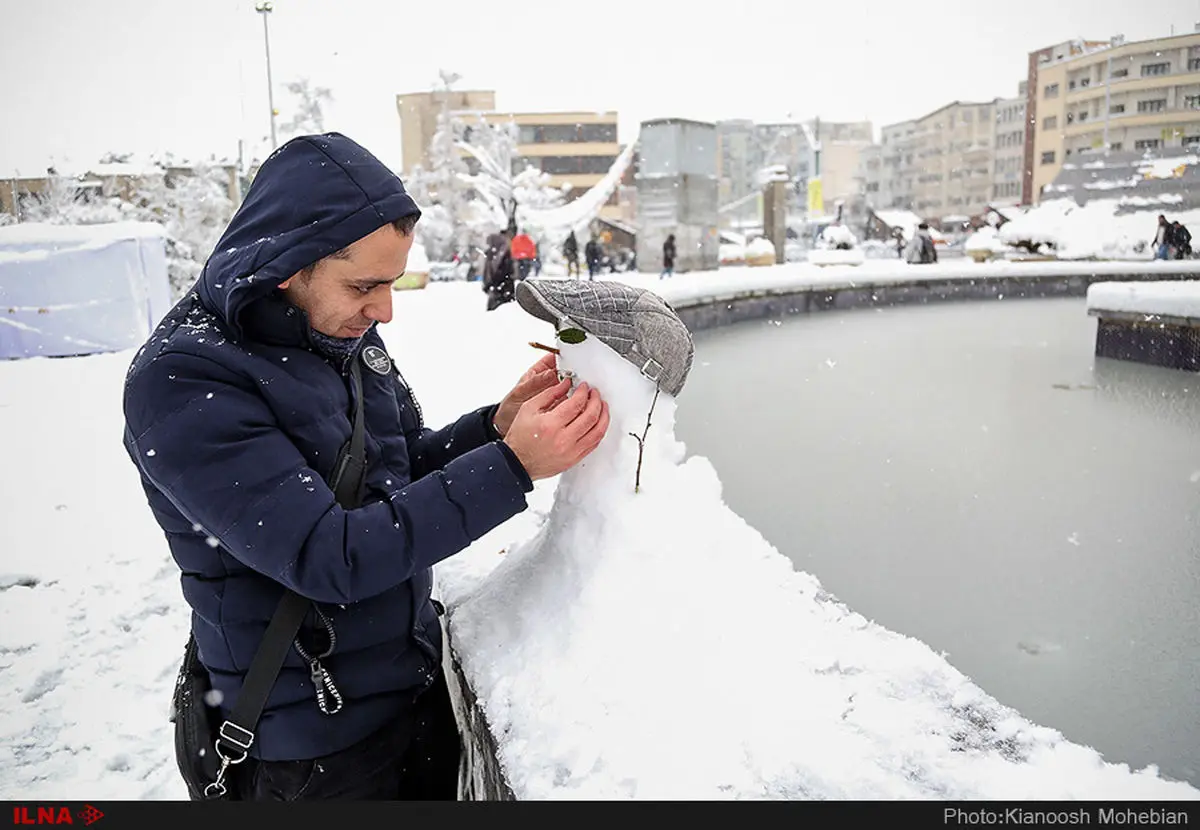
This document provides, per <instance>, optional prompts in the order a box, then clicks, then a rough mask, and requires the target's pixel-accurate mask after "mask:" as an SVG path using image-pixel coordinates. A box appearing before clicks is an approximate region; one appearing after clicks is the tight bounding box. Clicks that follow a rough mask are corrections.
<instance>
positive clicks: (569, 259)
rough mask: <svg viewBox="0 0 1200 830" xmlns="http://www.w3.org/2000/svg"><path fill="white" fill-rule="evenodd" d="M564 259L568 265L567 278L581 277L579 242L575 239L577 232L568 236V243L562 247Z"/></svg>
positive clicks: (572, 232)
mask: <svg viewBox="0 0 1200 830" xmlns="http://www.w3.org/2000/svg"><path fill="white" fill-rule="evenodd" d="M562 254H563V259H564V260H566V263H567V276H568V277H570V276H572V275H573V276H576V277H577V276H579V240H578V239H577V238H576V237H575V231H571V232H570V233H569V234H567V241H566V242H564V243H563V247H562Z"/></svg>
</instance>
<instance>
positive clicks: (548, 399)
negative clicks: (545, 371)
mask: <svg viewBox="0 0 1200 830" xmlns="http://www.w3.org/2000/svg"><path fill="white" fill-rule="evenodd" d="M570 389H571V379H570V378H563V379H562V380H561V381H559V382H558V383H556V384H554V385H553V386H547V387H546V388H545V389H543V390H542V391H541V392H538V393H537V394H536V395H534V396H533V397H532V398H530V399H529V401H528V402H529V403H531V404H533V405H534V406H535V407H537V409H538V411H539V412H545V411H546V410H547V409H550V408H551V407H552V406H554V404H555V402H557V400H558V399H559V398H561V397H562V396H563V395H565V394H567V392H568V391H569V390H570Z"/></svg>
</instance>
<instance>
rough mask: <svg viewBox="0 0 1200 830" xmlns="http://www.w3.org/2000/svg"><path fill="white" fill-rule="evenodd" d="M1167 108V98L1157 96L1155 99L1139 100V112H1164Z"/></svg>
mask: <svg viewBox="0 0 1200 830" xmlns="http://www.w3.org/2000/svg"><path fill="white" fill-rule="evenodd" d="M1166 108H1167V99H1166V98H1155V99H1154V100H1153V101H1138V112H1162V111H1163V110H1165V109H1166Z"/></svg>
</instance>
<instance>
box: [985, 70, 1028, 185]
mask: <svg viewBox="0 0 1200 830" xmlns="http://www.w3.org/2000/svg"><path fill="white" fill-rule="evenodd" d="M1025 94H1026V89H1025V82H1024V81H1022V82H1021V83H1020V85H1019V88H1018V91H1017V97H1016V98H997V99H996V101H995V102H994V104H993V106H994V107H995V110H996V117H995V118H994V119H993V124H994V125H995V129H994V137H993V140H992V151H993V155H994V157H993V159H992V201H993V202H997V203H1001V204H1004V203H1011V204H1020V202H1021V191H1022V189H1023V186H1024V170H1025V106H1026V103H1025Z"/></svg>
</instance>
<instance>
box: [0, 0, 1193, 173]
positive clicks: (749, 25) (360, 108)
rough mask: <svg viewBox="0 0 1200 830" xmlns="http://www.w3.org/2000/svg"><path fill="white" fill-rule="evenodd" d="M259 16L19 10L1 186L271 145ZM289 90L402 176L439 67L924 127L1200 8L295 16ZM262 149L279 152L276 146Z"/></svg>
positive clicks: (526, 8) (1112, 5) (2, 54)
mask: <svg viewBox="0 0 1200 830" xmlns="http://www.w3.org/2000/svg"><path fill="white" fill-rule="evenodd" d="M254 5H255V3H254V0H191V2H187V0H182V1H181V0H175V2H165V0H58V2H33V0H0V32H3V33H4V34H3V38H2V41H0V177H4V176H8V175H11V174H12V172H13V171H14V170H18V169H19V170H20V172H22V173H27V174H28V173H32V174H40V173H42V172H44V167H45V165H46V162H47V160H57V161H59V162H60V163H63V162H64V161H65V162H73V163H76V164H87V163H89V162H91V161H93V160H94V159H95V158H96V157H97V156H99V155H100V154H102V153H104V152H106V151H109V150H113V151H133V152H137V153H151V152H155V151H162V150H172V151H174V152H175V153H176V154H180V155H197V154H200V155H204V156H207V155H209V154H214V153H215V154H218V155H223V156H228V157H236V155H237V149H238V140H239V139H244V140H245V141H246V142H247V144H248V146H249V145H253V144H254V143H255V142H262V141H263V140H264V138H265V137H266V136H267V135H268V134H269V129H270V127H269V114H268V106H267V83H266V61H265V57H264V48H263V28H262V16H261V15H259V14H257V13H256V12H255V10H254ZM274 8H275V10H274V12H273V13H272V14H271V16H270V35H271V65H272V70H273V73H274V79H275V87H276V105H277V106H278V107H279V108H280V109H281V110H284V114H285V115H286V107H287V96H286V94H285V93H284V92H283V84H284V83H285V82H286V81H288V80H292V79H296V78H299V77H308V78H309V79H311V81H312V82H313V83H315V84H318V85H323V86H328V87H330V88H332V90H333V92H334V95H335V98H336V101H335V103H334V105H333V106H332V107H331V108H330V110H329V117H328V119H327V122H326V128H327V129H333V130H339V131H341V132H344V133H346V134H348V135H350V136H351V137H353V138H355V139H356V140H358V141H359V142H361V143H362V144H364V145H366V146H367V147H368V148H369V149H370V150H372V151H373V152H374V153H375V154H376V155H378V156H379V157H380V158H381V159H383V161H385V162H386V163H388V164H390V165H392V166H393V167H395V168H397V169H398V168H399V164H400V122H399V117H398V115H397V113H396V107H395V96H396V94H397V93H400V92H412V91H420V90H426V89H429V88H430V86H431V85H432V84H433V83H434V82H435V81H436V79H437V75H438V70H439V69H448V70H452V71H454V72H457V73H458V74H460V75H461V76H462V81H461V82H460V84H459V86H460V87H462V88H467V87H470V88H482V89H494V90H495V91H496V93H497V95H496V103H497V107H498V108H499V109H502V110H560V109H571V110H616V111H618V113H619V115H620V139H621V141H622V142H627V141H631V140H633V139H634V138H636V135H637V125H638V123H639V122H640V121H641V120H643V119H648V118H659V117H665V116H680V117H686V118H696V119H702V120H715V119H720V118H750V119H754V120H760V121H767V120H784V119H789V118H797V119H799V118H811V117H813V116H820V117H821V118H823V119H825V120H857V119H869V120H870V121H872V122H873V123H874V124H875V126H876V128H878V127H879V126H880V125H882V124H886V123H891V122H895V121H900V120H904V119H906V118H912V117H915V116H919V115H921V114H923V113H925V112H928V111H930V110H933V109H936V108H937V107H939V106H941V105H942V104H945V103H948V102H950V101H952V100H955V99H964V100H966V99H971V100H990V99H992V98H995V97H998V96H1013V95H1015V94H1016V90H1017V83H1018V82H1019V81H1020V80H1022V79H1023V78H1024V76H1025V66H1026V58H1027V54H1028V53H1029V52H1030V51H1032V50H1034V49H1037V48H1039V47H1041V46H1046V45H1050V44H1052V43H1057V42H1060V41H1063V40H1067V39H1070V38H1074V37H1084V38H1089V39H1093V38H1094V39H1101V38H1107V37H1109V36H1111V35H1114V34H1118V33H1120V34H1124V35H1125V36H1126V38H1127V39H1129V40H1138V39H1144V38H1148V37H1157V36H1161V35H1168V34H1170V33H1171V27H1172V26H1174V27H1175V33H1176V34H1183V33H1184V32H1189V31H1192V29H1193V26H1194V24H1195V23H1196V22H1197V21H1200V0H1157V2H1154V3H1144V2H1134V0H1000V2H995V3H982V2H957V1H954V2H951V0H942V2H936V0H935V2H932V3H910V2H895V0H859V2H856V3H846V2H831V3H823V4H820V5H817V4H815V3H811V2H801V0H779V2H775V0H759V1H758V2H754V3H746V2H730V3H724V4H721V5H708V4H702V3H680V2H675V0H671V2H668V0H607V2H605V0H596V2H593V3H588V4H584V3H580V2H562V0H557V2H550V1H549V0H516V2H507V3H502V2H490V3H482V2H475V0H432V1H431V0H418V1H417V2H407V3H406V2H397V0H338V2H330V0H275V2H274ZM259 146H261V145H259Z"/></svg>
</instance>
